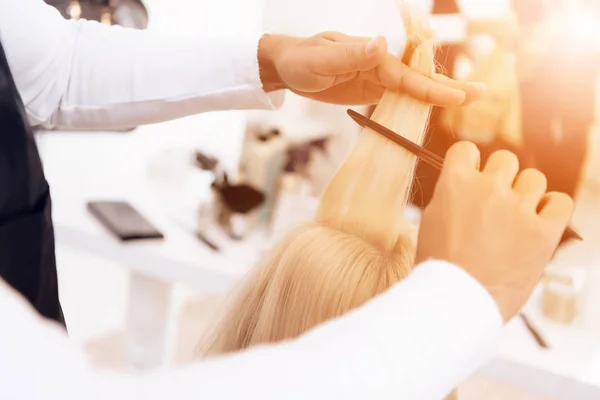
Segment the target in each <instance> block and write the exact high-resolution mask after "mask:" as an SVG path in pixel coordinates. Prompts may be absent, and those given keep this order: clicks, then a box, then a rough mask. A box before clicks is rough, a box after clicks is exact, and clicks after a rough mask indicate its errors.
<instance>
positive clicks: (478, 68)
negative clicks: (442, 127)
mask: <svg viewBox="0 0 600 400" xmlns="http://www.w3.org/2000/svg"><path fill="white" fill-rule="evenodd" d="M468 80H469V81H474V82H483V83H485V84H486V85H487V87H488V91H487V93H486V95H485V96H484V97H483V98H482V99H481V100H479V101H476V102H474V103H472V104H469V105H468V106H465V107H456V108H449V109H448V110H447V111H446V115H445V123H446V124H447V125H448V126H449V128H450V129H451V130H452V131H453V132H455V134H456V136H457V137H458V138H459V139H460V140H469V141H472V142H474V143H476V144H480V145H488V144H491V143H492V142H494V141H497V140H500V141H502V142H505V143H507V144H510V145H512V146H515V147H518V146H521V144H522V135H521V128H520V121H521V116H520V103H519V86H518V79H517V74H516V70H515V65H514V60H513V59H512V58H511V57H510V55H509V53H508V52H507V51H506V50H505V49H504V48H502V47H501V46H495V47H494V49H493V50H492V51H491V52H490V53H489V54H486V55H481V56H480V57H479V59H477V60H476V61H475V65H474V66H473V71H472V73H471V75H470V76H469V77H468Z"/></svg>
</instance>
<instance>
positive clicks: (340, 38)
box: [317, 32, 372, 42]
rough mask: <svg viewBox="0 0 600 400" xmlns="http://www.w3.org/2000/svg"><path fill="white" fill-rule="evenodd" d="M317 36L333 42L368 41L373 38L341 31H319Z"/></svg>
mask: <svg viewBox="0 0 600 400" xmlns="http://www.w3.org/2000/svg"><path fill="white" fill-rule="evenodd" d="M317 37H321V38H323V39H326V40H329V41H332V42H368V41H369V40H371V39H372V38H371V37H368V36H350V35H346V34H345V33H341V32H323V33H319V34H318V35H317Z"/></svg>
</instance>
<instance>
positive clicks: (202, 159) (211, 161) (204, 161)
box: [195, 151, 219, 172]
mask: <svg viewBox="0 0 600 400" xmlns="http://www.w3.org/2000/svg"><path fill="white" fill-rule="evenodd" d="M195 159H196V166H197V167H198V168H200V169H201V170H204V171H213V172H214V171H215V170H216V168H217V165H218V164H219V160H217V159H216V158H215V157H212V156H210V155H207V154H204V153H202V152H201V151H196V154H195Z"/></svg>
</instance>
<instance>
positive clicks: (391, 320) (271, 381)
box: [0, 261, 502, 400]
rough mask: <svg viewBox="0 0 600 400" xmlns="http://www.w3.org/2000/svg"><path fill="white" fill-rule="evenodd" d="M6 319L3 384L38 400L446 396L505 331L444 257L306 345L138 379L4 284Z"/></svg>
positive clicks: (429, 399)
mask: <svg viewBox="0 0 600 400" xmlns="http://www.w3.org/2000/svg"><path fill="white" fill-rule="evenodd" d="M0 315H2V319H3V321H5V323H3V324H2V325H3V326H2V329H0V386H1V387H2V390H3V393H5V394H6V393H7V392H8V396H7V398H14V399H36V400H58V399H60V400H76V399H77V400H79V399H82V398H87V399H92V400H105V399H106V400H108V399H117V400H119V399H123V400H126V399H132V398H143V399H145V400H188V399H189V400H197V399H198V398H203V399H207V400H213V399H214V400H221V399H223V400H225V399H241V398H247V399H261V400H280V399H284V398H285V399H289V400H295V399H315V400H319V399H323V400H331V399H350V400H353V399H356V400H364V399H369V398H373V399H380V400H387V399H389V400H392V399H393V400H397V399H411V400H421V399H422V400H438V399H440V398H442V397H443V396H444V395H446V394H447V393H448V392H450V391H451V390H452V389H453V388H455V387H456V386H457V385H458V383H459V382H460V381H461V380H463V379H464V378H466V377H468V376H469V375H470V374H471V373H473V372H474V371H475V370H476V369H477V368H478V367H479V366H481V365H482V363H483V362H485V361H486V360H487V357H488V356H489V355H490V354H491V351H492V350H493V347H494V346H493V345H494V343H495V341H496V339H497V336H498V334H499V332H500V327H501V326H502V318H501V316H500V313H499V311H498V309H497V307H496V305H495V303H494V301H493V299H492V298H491V296H490V295H489V294H488V293H487V291H486V290H485V289H484V288H483V287H482V286H480V285H479V284H478V283H477V282H476V281H475V280H474V279H473V278H472V277H470V276H469V275H468V274H466V273H465V272H463V271H462V270H460V269H459V268H456V267H455V266H452V265H449V264H447V263H444V262H438V261H429V262H426V263H423V264H421V265H419V266H417V268H416V269H415V271H414V273H413V274H412V275H411V276H410V277H409V278H408V279H406V280H404V281H403V282H401V283H400V284H397V285H396V286H395V287H393V288H391V289H390V290H388V291H387V292H386V293H384V294H383V295H381V296H378V297H377V298H375V299H373V300H371V301H370V302H369V303H368V304H366V305H365V306H364V307H362V308H360V309H358V310H355V311H353V312H351V313H349V314H347V315H345V316H343V317H341V318H339V319H337V320H333V321H330V322H328V323H325V324H323V325H321V326H319V327H317V328H316V329H314V330H312V331H311V332H309V333H307V334H305V335H304V336H302V337H300V338H299V339H296V340H291V341H287V342H284V343H281V344H277V345H270V346H263V347H257V348H254V349H251V350H248V351H245V352H241V353H238V354H234V355H230V356H226V357H222V358H215V359H210V360H207V361H204V362H201V363H197V364H193V365H191V366H189V367H185V368H181V369H178V370H172V371H166V372H156V373H153V374H150V375H144V376H137V377H134V376H126V375H116V374H106V373H100V372H95V371H93V370H92V369H91V368H90V366H89V364H87V362H86V361H85V359H84V357H83V355H82V353H81V352H80V351H79V349H76V348H74V347H73V346H71V345H70V344H69V343H68V340H67V336H66V335H65V334H63V333H62V332H61V331H60V330H59V329H57V328H55V327H53V326H50V324H49V323H47V322H44V321H42V320H40V319H39V317H37V316H35V315H34V313H33V311H32V310H31V309H30V308H29V307H27V306H26V305H25V304H24V302H23V300H22V299H20V298H18V297H17V296H16V295H15V294H13V293H11V292H10V291H9V290H8V288H7V287H6V286H2V283H1V282H0Z"/></svg>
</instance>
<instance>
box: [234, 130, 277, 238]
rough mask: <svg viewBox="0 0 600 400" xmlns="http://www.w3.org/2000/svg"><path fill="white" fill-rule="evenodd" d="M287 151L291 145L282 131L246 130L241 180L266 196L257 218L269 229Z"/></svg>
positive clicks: (258, 221) (259, 224) (258, 224)
mask: <svg viewBox="0 0 600 400" xmlns="http://www.w3.org/2000/svg"><path fill="white" fill-rule="evenodd" d="M287 149H288V143H287V141H286V140H285V139H284V138H282V137H281V135H280V132H279V130H278V129H267V130H266V131H263V130H261V129H258V130H257V129H255V127H252V126H249V129H248V130H247V131H246V137H245V140H244V147H243V149H242V157H241V161H240V175H241V180H242V181H243V182H246V183H248V184H251V185H253V186H254V187H256V188H257V189H259V190H261V191H262V192H263V193H264V195H265V199H264V200H265V201H264V203H263V204H262V206H261V208H260V210H258V213H257V215H256V217H257V220H256V222H257V226H263V227H266V226H268V225H269V224H270V223H271V218H272V214H273V209H274V207H275V202H276V197H277V192H278V187H279V179H280V177H281V174H282V172H283V169H284V166H285V163H286V160H287Z"/></svg>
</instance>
